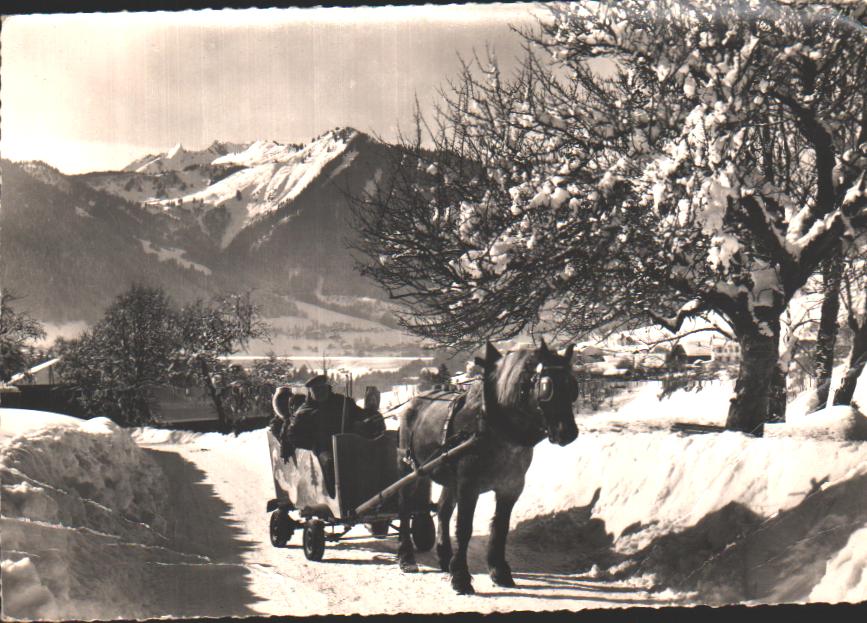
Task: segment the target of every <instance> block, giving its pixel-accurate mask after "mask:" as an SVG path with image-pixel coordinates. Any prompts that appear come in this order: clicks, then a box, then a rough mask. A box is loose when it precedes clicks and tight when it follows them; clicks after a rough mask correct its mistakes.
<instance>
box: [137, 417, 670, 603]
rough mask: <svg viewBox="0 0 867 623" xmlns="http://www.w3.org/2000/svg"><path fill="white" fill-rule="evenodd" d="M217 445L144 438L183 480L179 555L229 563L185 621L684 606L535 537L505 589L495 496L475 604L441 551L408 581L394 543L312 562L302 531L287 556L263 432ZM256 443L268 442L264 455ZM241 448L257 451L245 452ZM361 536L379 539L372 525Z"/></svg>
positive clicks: (482, 534)
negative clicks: (493, 552) (278, 544)
mask: <svg viewBox="0 0 867 623" xmlns="http://www.w3.org/2000/svg"><path fill="white" fill-rule="evenodd" d="M261 432H262V431H259V433H261ZM208 437H210V436H203V437H202V438H200V439H199V441H198V442H197V443H176V444H173V443H160V444H152V445H151V444H147V442H146V440H145V439H141V440H140V443H141V444H142V445H143V446H144V447H149V448H150V450H149V451H150V453H151V454H152V456H154V458H156V460H157V462H158V464H159V465H160V466H161V467H162V469H163V470H164V471H165V473H166V475H167V476H168V478H169V480H170V481H171V482H172V483H173V485H172V490H171V497H172V503H171V504H170V507H171V508H175V509H178V510H179V511H180V512H179V513H178V516H176V517H173V518H172V521H171V522H170V523H171V524H172V525H174V526H175V528H174V532H173V534H171V535H169V536H170V538H172V540H173V541H174V543H175V545H174V547H176V548H178V549H181V550H183V551H186V552H189V553H195V554H199V555H202V556H206V557H207V558H208V559H209V560H210V561H211V564H210V566H211V567H213V566H214V565H213V563H219V565H220V566H221V567H222V571H220V570H219V569H220V567H218V568H217V569H214V568H211V569H207V570H206V571H205V572H204V573H203V574H202V576H201V578H198V579H195V578H187V580H193V581H186V585H185V586H184V591H185V592H186V593H187V595H188V596H189V598H190V599H189V603H188V604H187V605H186V607H185V608H184V614H186V615H194V614H211V613H214V612H215V611H220V612H222V613H223V614H227V615H228V614H237V615H242V614H249V613H251V612H255V613H261V614H291V615H311V614H353V613H358V614H374V613H400V612H415V613H432V612H460V611H464V612H465V611H476V612H495V611H515V610H563V609H566V610H572V609H579V608H604V607H628V606H663V605H672V604H676V603H678V600H677V599H676V597H675V596H674V595H672V594H670V593H667V594H666V595H665V596H663V595H660V594H651V593H648V592H646V591H644V590H642V587H641V586H640V582H635V581H633V582H632V584H631V585H630V584H624V583H617V582H611V581H606V580H602V579H599V578H594V577H593V575H592V574H590V573H587V572H586V571H585V572H583V573H575V572H574V571H575V569H576V567H579V566H581V552H580V551H577V549H576V547H577V548H581V547H584V546H586V543H580V544H579V543H576V544H574V545H572V546H566V547H559V548H557V549H556V550H552V549H544V548H543V549H540V548H539V547H538V544H537V543H536V544H534V543H531V542H529V540H525V541H527V542H524V543H521V542H518V543H514V544H512V545H511V546H510V548H509V553H510V561H511V564H512V568H513V570H514V572H515V579H516V582H517V584H518V587H516V588H512V589H506V588H500V587H497V586H495V585H494V584H493V583H492V582H491V581H490V579H489V578H488V576H487V573H486V568H485V563H484V547H485V543H486V540H487V534H486V533H487V528H486V524H487V522H488V520H489V518H490V514H491V511H492V500H488V499H487V498H488V497H489V496H485V497H483V498H482V499H481V500H480V504H479V509H478V511H477V520H476V535H475V536H474V538H473V543H472V547H471V556H470V570H471V572H472V573H473V574H474V582H475V587H476V591H477V594H476V595H474V596H471V597H468V596H458V595H456V594H454V592H453V591H452V589H451V586H450V585H449V582H448V577H447V575H445V574H443V573H441V572H439V571H438V570H437V568H436V560H435V556H434V554H433V553H432V552H431V553H426V554H420V555H419V564H420V568H421V572H420V573H418V574H416V575H407V574H403V573H401V572H400V570H399V569H398V567H397V564H396V562H395V561H396V555H395V554H396V548H397V543H396V540H395V539H392V538H389V539H383V540H377V539H373V538H362V539H359V540H351V541H346V542H342V543H337V544H334V543H329V544H328V545H327V547H326V550H325V557H324V559H323V561H322V562H318V563H317V562H310V561H308V560H306V559H305V557H304V554H303V552H302V550H301V547H300V534H299V533H297V532H296V534H295V535H294V536H293V538H292V540H291V541H290V545H289V547H288V548H287V549H275V548H273V547H272V546H271V545H270V543H269V541H268V515H267V514H266V512H265V502H266V501H267V500H268V499H269V498H270V497H273V485H272V482H271V479H270V465H269V463H268V455H267V451H266V448H265V443H266V442H265V438H264V435H260V434H257V433H252V434H248V435H247V436H244V437H245V438H243V439H238V440H237V442H236V443H229V444H219V443H213V444H212V443H209V442H210V441H214V442H216V441H217V440H216V439H208ZM259 437H261V439H259ZM256 441H261V446H259V447H256V446H257V444H256ZM238 445H243V446H244V447H245V450H248V451H245V452H240V453H239V452H238V449H239V448H238ZM227 446H228V447H227ZM552 450H553V448H552ZM589 519H590V518H589V509H588V512H587V520H588V521H589ZM352 535H354V536H362V537H367V536H368V535H367V532H366V530H365V529H364V528H363V527H358V528H356V529H355V530H353V533H352ZM232 583H234V584H235V585H234V586H230V584H232ZM167 605H169V604H167ZM155 607H156V605H155ZM196 608H202V609H201V610H199V611H196ZM166 612H172V613H175V612H173V611H171V610H167V611H166Z"/></svg>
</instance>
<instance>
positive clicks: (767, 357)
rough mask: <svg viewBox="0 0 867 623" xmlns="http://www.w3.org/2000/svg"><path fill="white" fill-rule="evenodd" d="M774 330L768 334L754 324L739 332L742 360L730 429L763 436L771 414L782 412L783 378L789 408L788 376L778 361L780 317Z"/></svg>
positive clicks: (727, 426) (731, 410)
mask: <svg viewBox="0 0 867 623" xmlns="http://www.w3.org/2000/svg"><path fill="white" fill-rule="evenodd" d="M771 332H772V335H765V334H764V333H761V332H759V330H758V328H754V329H751V330H749V331H748V332H746V333H744V334H742V335H739V336H738V342H739V343H740V346H741V364H740V369H739V370H738V380H737V383H735V396H734V398H732V403H731V406H730V407H729V414H728V418H727V419H726V428H727V429H728V430H737V431H741V432H744V433H750V434H752V435H758V436H761V435H762V434H763V433H764V425H765V422H767V421H768V420H769V418H770V416H771V414H772V413H774V414H777V416H778V415H779V413H780V391H779V387H780V385H781V381H782V396H783V399H782V405H783V406H782V409H783V412H784V410H785V376H784V375H783V374H782V370H780V368H779V366H778V365H777V363H778V360H779V342H780V323H779V321H777V322H772V323H771ZM775 377H776V380H775ZM772 394H773V397H772Z"/></svg>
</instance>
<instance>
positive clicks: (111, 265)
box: [0, 128, 396, 322]
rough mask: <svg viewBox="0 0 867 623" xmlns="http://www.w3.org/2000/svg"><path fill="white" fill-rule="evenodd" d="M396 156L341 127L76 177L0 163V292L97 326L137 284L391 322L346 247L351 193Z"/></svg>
mask: <svg viewBox="0 0 867 623" xmlns="http://www.w3.org/2000/svg"><path fill="white" fill-rule="evenodd" d="M395 149H396V148H395V147H393V146H389V145H386V144H383V143H380V142H378V141H376V140H374V139H372V138H371V137H369V136H367V135H365V134H363V133H360V132H358V131H356V130H353V129H351V128H344V129H336V130H332V131H329V132H326V133H325V134H323V135H322V136H320V137H318V138H316V139H314V140H313V141H311V142H310V143H308V144H304V145H298V144H296V145H291V144H280V143H276V142H273V141H256V142H254V143H251V144H233V143H220V142H214V143H213V144H211V145H210V146H209V147H207V148H206V149H203V150H199V151H192V150H186V149H184V148H183V147H182V146H181V145H176V146H175V147H174V148H172V149H171V150H169V151H167V152H166V153H163V154H156V155H148V156H145V157H143V158H140V159H138V160H136V161H135V162H132V163H130V164H129V165H128V166H126V167H124V169H122V170H120V171H105V172H95V173H85V174H81V175H64V174H62V173H60V172H58V171H57V170H56V169H54V168H52V167H50V166H49V165H47V164H44V163H41V162H26V163H13V162H10V161H8V160H3V161H2V174H3V180H2V183H3V186H2V211H0V257H2V285H3V288H4V289H8V290H11V291H13V292H15V293H16V294H17V295H18V296H20V297H22V298H23V300H22V301H21V302H20V306H21V307H22V308H27V309H29V310H30V312H31V313H33V314H34V315H35V316H36V317H37V318H39V319H41V320H44V321H52V322H64V321H71V320H85V321H92V320H94V319H96V318H98V317H99V316H101V314H102V311H103V310H104V308H105V307H106V305H108V303H109V302H110V301H111V300H112V298H113V297H114V296H116V295H117V294H119V293H120V292H122V291H123V290H125V289H126V288H127V287H129V285H130V284H131V283H133V282H138V283H146V284H152V285H160V286H162V287H164V288H165V289H166V290H167V291H168V292H169V293H170V294H171V295H172V296H173V297H174V298H176V299H177V300H180V301H188V300H192V299H195V298H199V297H207V296H208V295H210V294H213V293H216V292H221V291H242V290H253V294H254V297H255V298H256V300H257V301H258V302H259V303H261V304H262V305H263V306H264V310H265V313H266V315H269V316H279V315H286V314H291V313H292V311H293V309H294V304H293V301H295V300H302V301H309V302H313V303H316V304H318V305H324V306H329V307H331V308H334V309H339V310H341V311H350V312H351V313H353V314H354V315H357V316H362V317H369V318H374V319H379V320H383V316H385V319H386V320H387V319H388V318H387V317H388V315H389V314H388V311H387V310H388V307H387V306H384V305H383V303H382V300H383V298H384V297H383V294H382V292H381V291H380V290H379V289H378V287H377V286H376V285H375V284H373V283H372V282H369V281H367V280H365V279H362V278H361V277H360V276H358V274H357V273H356V272H355V271H354V269H353V258H352V255H351V252H350V251H349V250H348V249H347V247H346V242H347V241H348V240H350V239H351V238H352V236H353V232H352V229H351V227H350V218H349V215H350V211H349V200H348V197H349V196H352V195H357V194H360V193H361V192H362V191H363V189H364V188H365V187H366V185H368V184H371V183H374V180H379V179H381V177H382V176H383V175H384V173H385V169H386V168H387V167H388V164H387V163H388V161H389V157H390V155H393V153H394V151H393V150H395ZM384 310H385V311H384Z"/></svg>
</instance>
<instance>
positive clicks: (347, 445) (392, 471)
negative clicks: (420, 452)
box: [332, 430, 400, 516]
mask: <svg viewBox="0 0 867 623" xmlns="http://www.w3.org/2000/svg"><path fill="white" fill-rule="evenodd" d="M332 439H333V441H334V458H335V469H336V470H337V482H338V483H339V484H340V502H341V510H342V513H343V516H347V515H348V514H349V511H351V510H353V509H354V508H355V507H357V506H358V505H359V504H361V503H362V502H365V501H366V500H368V499H369V498H370V497H372V496H373V495H376V494H377V493H379V492H380V491H382V490H383V489H385V488H386V487H387V486H388V485H390V484H392V483H393V482H395V481H396V480H398V478H399V477H400V475H399V474H398V469H397V431H391V430H389V431H385V433H383V434H382V435H381V436H379V437H377V438H376V439H366V438H364V437H361V436H360V435H355V434H352V433H344V434H341V435H335V436H334V437H333V438H332ZM378 512H386V513H391V512H395V513H396V512H397V499H396V498H395V499H393V500H391V501H389V502H387V503H386V504H385V506H384V507H383V508H382V509H380V510H379V511H378Z"/></svg>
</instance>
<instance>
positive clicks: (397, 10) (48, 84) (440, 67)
mask: <svg viewBox="0 0 867 623" xmlns="http://www.w3.org/2000/svg"><path fill="white" fill-rule="evenodd" d="M532 11H535V12H536V13H537V14H539V13H540V12H541V13H544V9H540V8H539V7H538V5H531V4H519V3H510V4H477V5H473V4H466V5H448V6H443V5H438V6H435V5H428V6H418V7H413V6H398V7H387V6H386V7H358V8H340V7H335V8H311V9H301V8H297V9H273V8H272V9H244V10H219V11H215V10H204V11H181V12H153V13H103V14H99V13H91V14H55V15H16V16H11V17H8V18H6V19H5V20H4V22H3V28H2V33H0V39H2V65H0V101H2V120H0V153H2V156H3V157H4V158H9V159H12V160H42V161H45V162H47V163H49V164H51V165H53V166H55V167H57V168H58V169H60V170H61V171H62V172H64V173H81V172H85V171H95V170H112V169H119V168H122V167H123V166H125V165H126V164H128V163H129V162H131V161H132V160H134V159H136V158H138V157H141V156H143V155H145V154H147V153H159V152H163V151H166V150H168V149H170V148H171V147H172V146H174V145H175V144H177V143H181V144H182V145H183V146H184V147H185V148H187V149H201V148H203V147H206V146H207V145H209V144H210V143H212V142H213V141H214V140H221V141H232V142H250V141H254V140H257V139H270V140H275V141H278V142H293V143H294V142H307V141H309V140H311V139H312V138H313V137H315V136H318V135H319V134H321V133H322V132H324V131H326V130H328V129H331V128H334V127H338V126H340V127H343V126H351V127H354V128H356V129H358V130H361V131H363V132H368V133H371V134H376V135H378V136H381V137H382V138H383V139H385V140H393V139H394V138H395V137H396V135H397V129H398V127H400V128H403V129H408V128H409V127H410V125H411V122H412V112H413V106H414V100H415V97H416V96H417V97H418V99H419V102H420V104H421V105H422V108H423V109H424V110H429V109H430V108H431V107H432V106H433V105H434V104H435V103H436V100H437V89H438V88H439V87H443V86H445V84H446V81H447V80H448V79H450V78H455V77H456V76H457V72H458V70H459V67H460V64H459V60H458V55H461V56H463V57H465V58H471V57H472V54H473V51H474V50H476V51H478V52H480V53H483V52H484V49H485V45H486V44H489V45H490V46H491V47H492V48H493V50H494V52H495V53H496V57H497V59H498V61H499V62H500V64H501V66H503V68H504V69H505V70H507V71H508V70H509V69H511V68H513V67H514V66H515V65H516V61H517V59H518V58H520V57H521V56H522V54H523V51H522V40H521V38H520V37H519V36H518V35H517V34H516V33H514V32H512V31H511V30H510V25H514V26H519V27H530V28H532V27H533V26H534V25H535V24H536V20H535V18H534V17H533V16H532Z"/></svg>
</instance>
